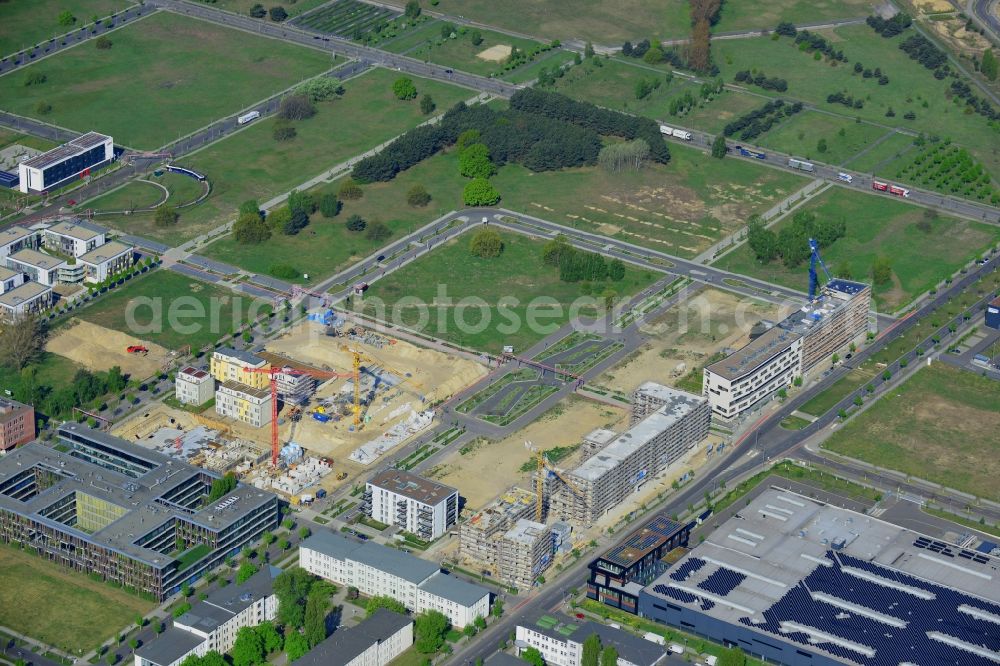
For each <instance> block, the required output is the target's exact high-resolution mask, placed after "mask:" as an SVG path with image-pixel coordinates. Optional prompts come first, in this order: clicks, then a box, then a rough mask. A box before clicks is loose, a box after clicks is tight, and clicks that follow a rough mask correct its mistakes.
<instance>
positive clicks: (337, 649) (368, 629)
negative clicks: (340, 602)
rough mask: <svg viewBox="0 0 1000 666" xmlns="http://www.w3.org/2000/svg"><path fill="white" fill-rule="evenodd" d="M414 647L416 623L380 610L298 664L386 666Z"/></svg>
mask: <svg viewBox="0 0 1000 666" xmlns="http://www.w3.org/2000/svg"><path fill="white" fill-rule="evenodd" d="M411 645H413V620H411V619H410V618H408V617H406V616H405V615H400V614H399V613H393V612H392V611H389V610H386V609H385V608H380V609H378V610H377V611H375V613H374V614H373V615H372V616H371V617H369V618H366V619H365V620H363V621H362V622H361V624H359V625H357V626H356V627H352V628H350V629H338V630H337V631H335V632H333V635H332V636H330V637H329V638H327V639H326V640H325V641H323V642H322V643H320V644H319V645H317V646H316V647H314V648H313V649H312V650H310V651H309V652H308V653H306V655H305V656H304V657H302V658H300V659H299V660H297V661H296V663H297V664H298V666H385V665H386V664H388V663H389V662H390V661H392V660H393V659H395V658H396V657H398V656H399V655H400V654H401V653H402V652H403V651H404V650H406V648H408V647H410V646H411Z"/></svg>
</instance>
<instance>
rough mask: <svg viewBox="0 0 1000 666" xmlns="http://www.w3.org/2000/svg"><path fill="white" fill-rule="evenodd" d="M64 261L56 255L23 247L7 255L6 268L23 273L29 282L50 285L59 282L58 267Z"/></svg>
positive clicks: (62, 265) (64, 263) (62, 264)
mask: <svg viewBox="0 0 1000 666" xmlns="http://www.w3.org/2000/svg"><path fill="white" fill-rule="evenodd" d="M65 265H66V262H65V261H63V260H62V259H59V258H58V257H53V256H52V255H49V254H45V253H44V252H39V251H38V250H32V249H29V248H25V249H23V250H18V251H17V252H15V253H14V254H11V255H9V256H8V257H7V268H9V269H10V270H12V271H17V272H20V273H24V274H25V275H26V276H28V280H30V281H31V282H37V283H38V284H41V285H45V286H46V287H52V286H54V285H57V284H59V269H60V268H62V267H64V266H65Z"/></svg>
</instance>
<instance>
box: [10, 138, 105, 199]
mask: <svg viewBox="0 0 1000 666" xmlns="http://www.w3.org/2000/svg"><path fill="white" fill-rule="evenodd" d="M114 157H115V145H114V140H113V139H112V138H111V137H110V136H106V135H104V134H98V133H97V132H87V133H86V134H84V135H82V136H78V137H77V138H75V139H73V140H72V141H70V142H68V143H64V144H63V145H61V146H59V147H58V148H53V149H52V150H49V151H47V152H44V153H42V154H41V155H36V156H35V157H32V158H31V159H29V160H25V161H24V162H21V163H20V164H18V165H17V174H18V176H19V177H20V183H19V184H18V188H19V189H20V190H21V191H22V192H24V193H25V194H32V193H39V192H43V191H46V190H51V189H53V188H55V187H59V186H60V185H64V184H66V183H68V182H69V181H70V180H72V179H74V178H79V177H80V176H81V175H86V174H87V173H89V172H90V170H91V169H94V168H98V167H100V166H103V165H104V164H107V163H108V162H110V161H111V160H113V159H114Z"/></svg>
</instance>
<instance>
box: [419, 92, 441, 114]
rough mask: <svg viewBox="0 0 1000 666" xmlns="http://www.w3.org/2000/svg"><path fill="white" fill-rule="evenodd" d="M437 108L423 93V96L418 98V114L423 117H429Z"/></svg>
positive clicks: (428, 96)
mask: <svg viewBox="0 0 1000 666" xmlns="http://www.w3.org/2000/svg"><path fill="white" fill-rule="evenodd" d="M436 108H437V104H435V103H434V98H433V97H431V96H430V95H428V94H427V93H424V96H423V97H421V98H420V113H422V114H424V115H425V116H428V115H430V114H431V113H433V112H434V109H436Z"/></svg>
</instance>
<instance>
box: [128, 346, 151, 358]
mask: <svg viewBox="0 0 1000 666" xmlns="http://www.w3.org/2000/svg"><path fill="white" fill-rule="evenodd" d="M125 351H127V352H128V353H129V354H139V355H141V356H145V355H146V354H148V353H149V349H147V348H146V347H143V346H142V345H129V346H128V347H126V348H125Z"/></svg>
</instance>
